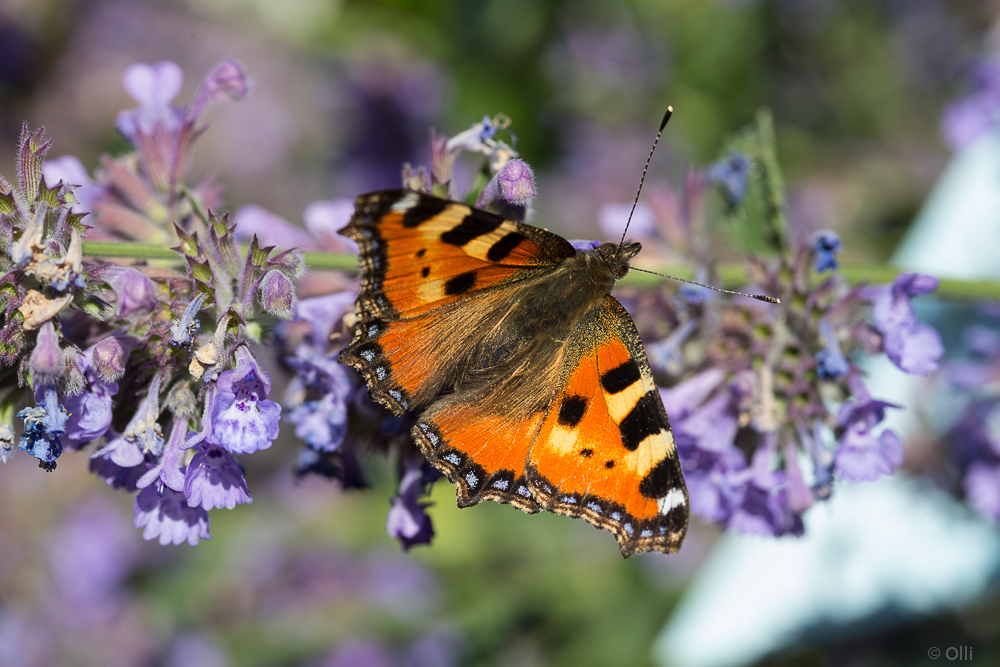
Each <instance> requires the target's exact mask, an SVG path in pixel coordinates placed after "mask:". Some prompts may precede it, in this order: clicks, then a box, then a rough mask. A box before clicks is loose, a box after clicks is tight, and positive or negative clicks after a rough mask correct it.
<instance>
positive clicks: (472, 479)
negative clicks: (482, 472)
mask: <svg viewBox="0 0 1000 667" xmlns="http://www.w3.org/2000/svg"><path fill="white" fill-rule="evenodd" d="M465 481H466V482H468V483H469V486H471V487H472V488H476V484H479V478H478V477H476V473H474V472H470V473H468V474H466V475H465Z"/></svg>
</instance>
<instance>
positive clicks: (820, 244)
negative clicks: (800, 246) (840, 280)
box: [813, 231, 844, 273]
mask: <svg viewBox="0 0 1000 667" xmlns="http://www.w3.org/2000/svg"><path fill="white" fill-rule="evenodd" d="M843 250H844V245H843V244H842V243H841V242H840V237H839V236H837V235H836V234H835V233H834V232H831V231H824V232H820V233H819V234H817V235H816V238H815V240H814V241H813V254H814V255H815V256H816V258H815V260H814V263H813V268H814V269H815V270H816V273H823V272H824V271H830V270H833V269H836V268H838V267H839V266H840V263H839V262H837V255H839V254H840V253H841V252H842V251H843Z"/></svg>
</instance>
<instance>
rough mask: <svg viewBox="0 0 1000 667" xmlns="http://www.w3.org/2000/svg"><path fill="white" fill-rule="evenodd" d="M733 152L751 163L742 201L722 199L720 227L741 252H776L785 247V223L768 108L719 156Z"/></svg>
mask: <svg viewBox="0 0 1000 667" xmlns="http://www.w3.org/2000/svg"><path fill="white" fill-rule="evenodd" d="M733 153H742V154H743V155H745V156H746V157H748V158H749V159H750V161H751V162H752V163H753V166H752V167H751V170H750V174H749V179H748V182H747V189H746V196H745V198H744V199H743V201H742V202H741V203H738V204H735V205H731V204H729V202H728V201H726V202H725V204H724V208H725V210H724V213H723V222H722V224H721V227H722V228H723V231H724V233H725V235H726V237H727V238H728V239H729V240H730V242H731V244H732V246H733V248H734V249H736V250H738V251H740V252H742V253H753V254H757V255H764V256H769V255H776V254H779V253H781V252H782V251H783V250H784V249H785V248H786V247H787V246H788V224H787V222H786V221H785V213H784V206H785V185H784V179H783V178H782V175H781V168H780V167H779V166H778V157H777V150H776V148H775V141H774V118H773V115H772V113H771V111H770V109H760V110H758V111H757V114H756V115H755V116H754V120H753V122H752V123H751V124H750V125H748V126H746V127H745V128H743V129H742V130H740V131H738V132H737V133H735V134H734V135H732V136H731V137H730V138H729V139H728V140H727V141H726V143H725V146H724V147H723V152H722V158H723V159H725V158H727V157H729V156H731V155H732V154H733Z"/></svg>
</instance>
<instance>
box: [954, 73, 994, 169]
mask: <svg viewBox="0 0 1000 667" xmlns="http://www.w3.org/2000/svg"><path fill="white" fill-rule="evenodd" d="M998 118H1000V61H998V60H996V59H992V60H983V61H981V62H979V63H978V64H977V65H976V67H975V69H974V70H973V72H972V92H971V93H970V94H969V95H968V96H966V97H965V98H964V99H961V100H958V101H956V102H952V103H951V104H949V105H948V106H947V107H946V108H945V110H944V115H943V117H942V118H941V133H942V134H943V135H944V138H945V141H947V142H948V145H949V146H951V148H952V150H959V149H961V148H964V147H965V146H967V145H969V144H970V143H972V142H973V141H974V140H975V139H976V138H977V137H979V136H980V135H982V134H983V133H985V132H987V131H988V130H990V129H991V128H993V127H994V126H995V125H996V122H997V120H998Z"/></svg>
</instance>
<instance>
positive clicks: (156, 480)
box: [135, 417, 187, 491]
mask: <svg viewBox="0 0 1000 667" xmlns="http://www.w3.org/2000/svg"><path fill="white" fill-rule="evenodd" d="M186 436H187V417H174V419H173V423H172V425H171V429H170V437H169V438H167V441H166V442H165V443H164V445H163V451H162V452H161V453H160V456H159V459H158V461H157V462H156V464H155V465H153V466H151V467H150V469H149V470H147V471H146V472H145V474H143V476H142V477H140V478H139V480H138V481H137V482H136V483H135V485H136V488H139V489H145V488H146V487H148V486H154V487H156V488H158V489H159V488H162V487H164V486H166V487H168V488H171V489H173V490H174V491H183V490H184V478H185V471H184V467H185V466H184V440H185V437H186Z"/></svg>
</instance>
